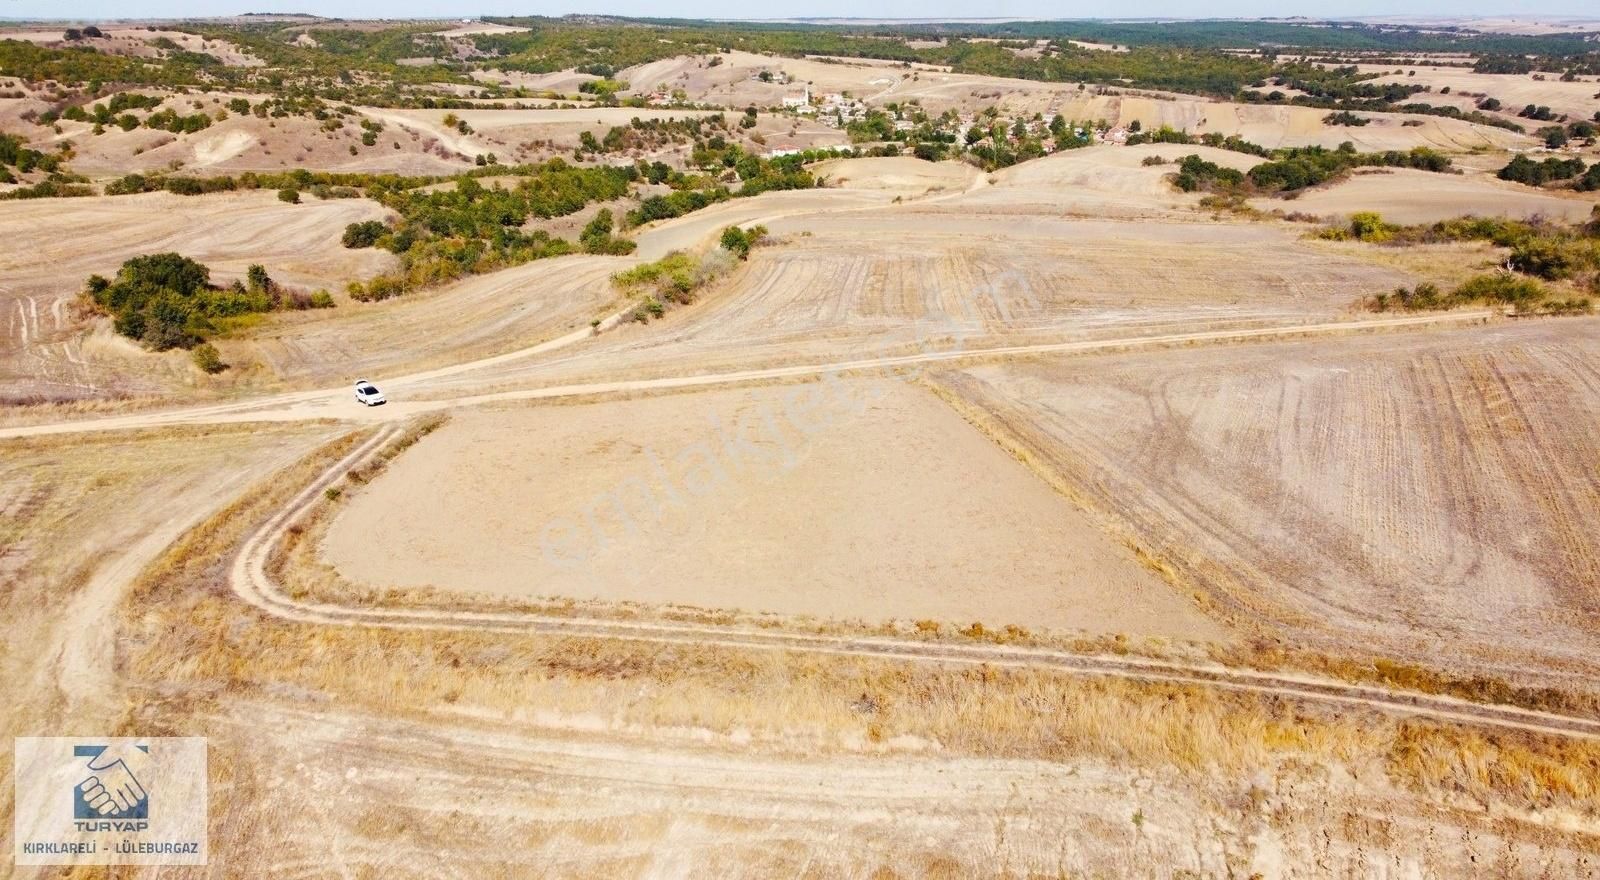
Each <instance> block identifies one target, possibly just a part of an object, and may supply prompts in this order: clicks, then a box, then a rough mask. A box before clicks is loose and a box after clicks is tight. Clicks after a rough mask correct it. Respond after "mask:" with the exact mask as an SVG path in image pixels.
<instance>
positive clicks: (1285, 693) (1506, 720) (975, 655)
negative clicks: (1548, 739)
mask: <svg viewBox="0 0 1600 880" xmlns="http://www.w3.org/2000/svg"><path fill="white" fill-rule="evenodd" d="M400 430H401V429H400V428H398V427H394V426H390V427H385V428H382V429H380V430H379V431H378V432H377V433H376V434H374V435H373V436H372V437H371V438H369V439H368V440H366V441H365V442H363V443H362V444H360V445H359V446H358V447H357V448H356V449H355V450H354V451H352V452H350V453H349V454H348V455H347V456H345V457H344V458H343V459H341V460H340V461H338V462H337V463H335V464H334V465H333V466H332V467H330V468H328V469H327V470H326V471H324V472H323V473H322V474H321V475H320V476H319V477H317V478H316V479H315V480H313V481H312V482H311V483H310V484H309V485H307V486H306V487H305V488H304V489H303V490H302V491H301V492H300V493H299V494H298V495H296V496H295V497H294V499H293V500H292V501H291V502H290V503H289V505H288V506H286V507H285V508H284V509H282V510H280V511H279V512H278V513H277V514H275V515H274V516H273V517H272V518H270V519H269V520H268V521H267V522H266V523H264V524H263V525H262V526H261V527H260V528H258V529H257V530H255V531H254V532H253V533H251V535H250V536H249V537H248V538H247V539H246V540H245V542H244V544H243V546H242V547H241V548H240V551H239V553H238V555H237V556H236V557H235V559H234V562H233V566H232V568H231V570H230V576H229V581H230V584H231V586H232V588H233V590H234V592H235V593H236V594H237V595H238V596H239V597H240V598H242V599H244V600H245V601H247V602H249V603H250V604H252V605H254V606H256V607H257V608H260V609H261V610H263V611H265V612H267V613H269V614H272V615H274V616H277V617H281V618H285V619H288V620H293V621H298V622H303V623H315V624H322V625H329V626H367V627H382V628H390V629H422V630H438V631H465V630H476V631H489V632H506V633H540V634H550V635H570V636H580V637H591V638H609V639H623V640H630V641H645V642H658V643H674V642H677V643H692V644H695V645H701V646H703V645H711V646H716V647H725V648H735V649H747V650H748V649H758V650H779V651H809V652H816V653H825V654H833V655H848V656H858V657H880V658H886V659H899V660H905V661H912V662H922V663H944V664H965V665H989V666H1002V667H1016V668H1021V667H1027V668H1036V669H1050V670H1055V671H1060V672H1064V673H1070V674H1079V675H1100V676H1112V677H1119V678H1126V679H1134V680H1139V681H1148V682H1161V683H1170V684H1180V685H1200V686H1206V687H1214V688H1222V689H1226V690H1233V691H1241V692H1247V693H1256V694H1264V695H1270V696H1276V697H1284V698H1289V699H1295V700H1303V701H1307V702H1312V703H1320V704H1324V705H1332V706H1338V707H1350V708H1359V709H1373V710H1379V711H1385V712H1391V713H1397V714H1403V715H1410V716H1416V717H1423V718H1428V719H1432V720H1436V721H1443V722H1454V723H1467V724H1475V725H1481V726H1485V727H1494V728H1500V729H1505V730H1516V731H1524V732H1530V733H1539V734H1546V735H1553V736H1561V737H1575V738H1583V739H1600V720H1595V719H1590V718H1584V717H1578V716H1566V715H1559V714H1555V713H1549V712H1540V711H1535V710H1530V709H1522V708H1518V707H1515V706H1507V705H1486V704H1478V703H1471V702H1468V701H1465V700H1460V699H1456V698H1452V697H1446V696H1438V695H1433V694H1426V693H1420V692H1410V691H1400V690H1390V689H1386V688H1381V687H1372V686H1363V685H1353V684H1348V683H1345V682H1341V681H1337V680H1335V679H1328V678H1320V677H1316V676H1309V675H1294V674H1280V673H1271V672H1258V671H1253V670H1246V669H1230V668H1226V667H1223V666H1219V665H1216V664H1202V663H1178V662H1170V661H1162V660H1153V659H1146V658H1137V657H1126V656H1105V655H1084V654H1074V653H1070V652H1066V651H1059V650H1052V649H1047V648H1032V647H1013V646H1000V645H994V646H990V645H975V644H930V643H927V642H920V641H914V640H909V639H896V638H886V637H871V636H860V637H857V636H839V635H825V634H812V633H785V632H778V631H766V630H756V629H749V628H740V627H719V626H708V625H699V624H682V623H669V622H641V621H623V620H606V619H599V618H581V617H558V616H552V615H544V614H537V613H525V612H488V611H479V612H469V611H462V612H455V611H440V610H428V609H377V608H354V607H348V606H342V605H335V604H327V603H309V602H300V601H297V600H295V599H292V598H290V597H289V596H287V595H286V594H285V593H284V592H283V591H282V590H281V589H280V588H279V586H278V585H277V584H276V583H275V582H274V581H273V580H272V578H271V576H270V575H269V574H268V573H267V563H268V559H269V557H270V556H271V553H272V550H273V548H274V547H276V546H277V545H278V543H279V541H280V539H281V538H282V537H283V535H284V533H285V532H286V531H287V530H288V528H289V527H290V526H291V524H292V523H294V522H295V521H296V520H297V519H298V518H299V517H300V516H302V515H303V514H305V513H306V512H307V511H309V510H310V509H311V508H312V507H313V506H314V505H315V504H316V503H317V499H318V497H319V496H320V495H321V494H322V492H323V490H325V489H326V488H328V487H329V486H331V485H332V484H333V483H334V482H336V481H337V480H338V479H340V478H341V477H342V476H343V475H344V473H345V472H346V471H348V470H349V469H350V468H352V467H354V466H356V465H358V464H360V463H362V462H364V461H366V460H368V459H370V458H371V457H372V456H373V455H375V454H376V453H377V452H379V451H380V450H381V449H382V448H383V447H384V445H386V444H387V443H388V442H389V441H391V440H392V439H394V438H395V437H396V436H397V435H398V434H399V433H400Z"/></svg>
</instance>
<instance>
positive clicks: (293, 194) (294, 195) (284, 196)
mask: <svg viewBox="0 0 1600 880" xmlns="http://www.w3.org/2000/svg"><path fill="white" fill-rule="evenodd" d="M278 201H280V202H288V203H289V204H291V205H298V204H300V191H299V190H297V189H287V188H286V189H280V190H278Z"/></svg>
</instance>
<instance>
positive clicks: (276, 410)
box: [0, 310, 1493, 439]
mask: <svg viewBox="0 0 1600 880" xmlns="http://www.w3.org/2000/svg"><path fill="white" fill-rule="evenodd" d="M1492 315H1493V313H1492V312H1489V311H1485V310H1473V311H1463V312H1449V313H1444V314H1433V315H1411V316H1406V317H1398V318H1377V319H1357V320H1349V321H1330V322H1324V323H1318V324H1300V325H1289V326H1274V327H1254V328H1246V329H1232V330H1208V331H1202V332H1196V333H1163V334H1158V335H1151V336H1136V337H1128V338H1120V339H1094V340H1083V341H1072V342H1052V343H1040V344H1035V345H1008V346H999V347H994V348H981V349H954V350H949V351H924V352H919V353H914V354H906V355H896V356H890V357H877V358H865V359H859V360H845V361H835V362H829V363H814V364H801V365H796V366H786V367H772V368H767V369H755V370H738V371H732V372H725V373H703V374H694V375H686V376H671V377H666V378H659V379H634V380H620V381H615V382H590V383H583V384H574V385H555V386H548V387H542V388H526V389H515V390H510V391H497V392H491V393H486V394H475V395H463V396H459V397H450V398H442V399H436V400H417V399H412V400H407V397H408V396H411V397H413V398H414V397H415V396H416V395H419V394H421V393H425V392H426V391H427V390H428V388H427V386H428V383H429V382H430V381H432V380H435V379H443V378H447V377H458V376H460V375H462V374H466V373H481V378H482V381H483V384H485V385H492V384H493V383H494V381H495V379H496V376H495V368H498V367H501V366H504V365H507V364H510V363H513V362H515V361H519V360H521V359H523V358H526V357H530V356H532V355H535V354H540V353H544V352H548V351H552V350H555V349H558V348H563V347H566V346H570V345H573V344H575V343H577V342H581V341H583V340H585V339H588V338H589V337H591V336H593V335H594V332H593V331H591V330H587V329H584V330H577V331H574V332H572V333H569V334H567V335H566V336H562V337H559V338H557V339H553V340H548V341H545V342H542V343H539V344H538V345H534V346H530V347H528V348H524V349H519V350H517V351H513V352H508V353H506V354H502V355H497V356H495V357H491V358H485V359H483V360H477V361H470V362H467V363H463V364H458V365H455V366H452V367H444V368H441V369H437V370H429V371H427V372H423V373H415V374H412V375H409V376H398V377H395V378H392V379H388V380H385V381H384V382H383V385H382V387H383V388H384V391H385V394H386V395H387V396H388V397H389V398H390V399H391V400H393V401H396V402H393V403H390V404H388V405H386V406H383V407H380V408H376V409H367V408H361V407H357V406H356V405H355V404H354V402H353V401H352V400H351V399H350V396H349V395H350V391H349V390H348V389H347V388H344V387H340V388H337V389H323V390H317V391H300V392H294V393H290V394H279V395H272V396H268V397H261V398H257V399H254V400H246V401H241V402H238V403H225V404H216V405H209V406H199V407H188V408H184V409H176V410H163V411H158V412H151V413H137V414H133V415H127V416H113V417H109V418H100V419H82V420H74V421H66V422H55V423H50V424H41V425H26V426H20V427H12V428H4V429H0V439H5V438H8V437H32V436H40V435H46V434H71V433H79V432H84V431H121V430H127V429H130V428H144V427H156V426H164V425H197V424H222V423H233V422H278V421H306V420H312V419H343V420H349V421H369V422H395V421H399V420H402V419H406V418H410V417H412V416H416V415H420V414H422V413H427V412H437V411H440V410H445V409H450V408H453V407H458V406H477V405H482V404H486V403H500V402H507V401H518V400H545V399H551V398H564V397H592V396H597V395H604V394H617V393H629V392H649V391H669V390H674V389H681V388H700V387H708V386H714V385H729V384H737V383H743V382H765V381H773V380H780V379H794V378H805V377H809V376H819V375H823V374H835V373H860V372H869V371H879V370H895V369H901V368H906V367H916V366H921V365H924V364H936V363H951V362H959V361H979V360H984V359H993V358H1016V357H1032V356H1036V355H1048V354H1056V355H1059V354H1086V353H1091V352H1108V351H1122V350H1128V349H1138V348H1161V347H1171V346H1184V345H1199V344H1208V343H1228V342H1246V341H1250V340H1261V339H1280V338H1294V337H1306V336H1319V335H1332V334H1342V333H1356V332H1363V331H1374V330H1393V329H1405V328H1419V327H1424V326H1430V325H1440V326H1449V325H1465V324H1477V323H1482V322H1484V321H1487V320H1489V319H1490V317H1491V316H1492ZM602 326H604V325H602Z"/></svg>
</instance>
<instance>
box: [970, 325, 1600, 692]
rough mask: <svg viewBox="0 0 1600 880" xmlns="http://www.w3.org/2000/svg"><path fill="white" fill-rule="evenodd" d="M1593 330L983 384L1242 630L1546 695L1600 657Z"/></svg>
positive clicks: (1032, 446) (1357, 341)
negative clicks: (1523, 686)
mask: <svg viewBox="0 0 1600 880" xmlns="http://www.w3.org/2000/svg"><path fill="white" fill-rule="evenodd" d="M1595 328H1596V325H1595V323H1594V322H1593V321H1589V320H1585V321H1581V322H1579V321H1574V322H1570V323H1561V324H1533V325H1526V326H1515V327H1508V328H1504V329H1500V330H1495V331H1492V332H1485V333H1482V334H1473V335H1467V336H1463V335H1459V334H1442V335H1438V336H1434V335H1415V334H1399V335H1393V336H1385V337H1374V338H1366V339H1363V338H1351V339H1345V340H1329V341H1323V342H1316V343H1284V344H1275V345H1263V346H1251V347H1246V348H1217V349H1211V350H1201V351H1189V352H1170V353H1164V354H1162V355H1160V356H1159V357H1156V356H1147V355H1126V356H1110V357H1099V358H1087V359H1081V360H1061V361H1054V362H1052V361H1048V360H1046V361H1039V362H1037V363H1027V364H1014V365H1006V366H995V367H975V368H972V369H969V370H964V371H961V372H959V373H952V374H950V375H948V376H946V377H944V378H942V379H941V385H942V386H943V387H944V388H945V389H947V391H948V393H949V394H951V395H953V396H954V397H955V398H958V399H959V400H960V401H961V403H962V405H963V406H964V407H967V408H969V414H970V415H972V417H973V418H975V419H977V420H979V421H981V422H989V421H992V422H993V425H994V427H993V430H995V431H996V432H997V433H998V434H1000V435H1001V436H1004V437H1008V438H1010V440H1009V442H1010V443H1013V444H1015V445H1016V446H1017V447H1018V448H1020V449H1023V450H1026V454H1027V455H1028V456H1029V457H1030V458H1032V459H1033V460H1035V461H1036V463H1037V465H1038V467H1039V468H1040V469H1042V470H1043V471H1044V472H1046V473H1047V474H1048V475H1049V476H1050V477H1051V478H1052V479H1055V480H1059V481H1060V482H1061V483H1062V484H1064V485H1065V486H1068V487H1070V488H1069V491H1070V492H1072V493H1074V494H1075V495H1078V496H1080V497H1082V498H1083V499H1084V500H1085V503H1086V504H1087V505H1088V506H1089V507H1090V508H1091V509H1092V510H1094V511H1096V512H1097V515H1098V516H1100V517H1102V518H1103V520H1104V521H1105V522H1106V523H1108V524H1110V527H1111V528H1112V529H1113V531H1114V533H1117V534H1123V535H1126V536H1128V537H1129V538H1130V539H1131V540H1133V541H1136V542H1137V543H1139V544H1140V545H1141V546H1144V547H1146V548H1147V549H1148V550H1149V551H1150V552H1151V553H1152V554H1153V555H1155V556H1157V557H1158V558H1160V559H1162V560H1164V561H1165V562H1167V563H1168V564H1170V565H1171V566H1173V568H1174V569H1175V570H1176V571H1177V572H1178V573H1179V575H1180V577H1181V578H1182V579H1183V580H1184V581H1185V582H1190V583H1193V584H1195V585H1196V586H1198V587H1201V588H1203V589H1204V590H1205V591H1206V592H1207V593H1209V594H1210V595H1212V596H1213V597H1214V599H1215V601H1216V603H1217V605H1218V606H1219V607H1220V608H1222V609H1223V610H1224V611H1225V613H1226V614H1227V615H1228V616H1231V617H1232V618H1233V619H1234V620H1236V621H1237V622H1239V623H1240V624H1241V625H1245V626H1248V627H1253V628H1256V629H1259V630H1260V631H1261V632H1263V633H1266V634H1268V635H1270V636H1271V637H1274V638H1280V639H1284V640H1286V641H1288V642H1290V643H1293V644H1295V645H1301V646H1305V645H1312V646H1320V647H1323V648H1325V649H1327V650H1330V651H1336V650H1340V649H1348V648H1349V647H1350V646H1356V645H1359V646H1361V648H1362V649H1363V650H1369V651H1379V652H1384V653H1387V654H1390V655H1393V656H1400V657H1408V658H1414V659H1416V660H1419V661H1421V660H1424V659H1426V660H1427V661H1428V662H1430V663H1434V664H1449V665H1451V666H1454V667H1456V668H1468V669H1477V670H1483V671H1488V672H1491V673H1494V674H1498V675H1505V676H1511V677H1514V678H1522V679H1528V680H1538V681H1545V682H1557V683H1567V684H1581V683H1584V682H1587V681H1592V676H1593V675H1594V674H1595V670H1596V658H1597V657H1600V628H1597V627H1596V620H1597V619H1600V618H1597V617H1596V612H1597V611H1600V542H1597V541H1596V538H1595V536H1596V532H1595V530H1594V529H1593V528H1592V524H1593V523H1594V522H1595V520H1596V518H1597V517H1600V442H1597V435H1596V433H1595V430H1594V413H1595V412H1596V411H1597V408H1600V399H1597V397H1596V394H1597V389H1600V381H1597V380H1600V346H1597V345H1596V343H1595V341H1594V339H1595V337H1594V330H1595Z"/></svg>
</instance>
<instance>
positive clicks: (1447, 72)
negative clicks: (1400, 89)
mask: <svg viewBox="0 0 1600 880" xmlns="http://www.w3.org/2000/svg"><path fill="white" fill-rule="evenodd" d="M1357 69H1358V70H1360V71H1361V72H1362V73H1377V74H1382V76H1380V77H1379V78H1377V79H1375V80H1373V82H1375V83H1380V84H1381V83H1407V84H1412V85H1419V86H1430V87H1432V91H1431V92H1429V93H1427V95H1426V98H1427V100H1428V102H1429V103H1433V104H1439V105H1445V106H1457V107H1461V108H1462V109H1463V110H1469V109H1472V108H1473V106H1474V104H1475V102H1476V101H1478V100H1480V99H1478V98H1474V97H1470V96H1463V95H1461V94H1460V93H1461V92H1470V93H1473V94H1479V93H1481V94H1484V95H1487V96H1489V97H1491V98H1495V99H1497V100H1499V101H1500V103H1501V104H1502V105H1503V106H1504V108H1505V109H1504V111H1503V112H1505V113H1506V114H1507V116H1508V118H1511V119H1516V113H1517V112H1518V111H1520V110H1521V109H1522V108H1523V107H1525V106H1527V105H1528V104H1533V105H1535V106H1540V107H1549V108H1550V110H1551V111H1552V112H1554V113H1556V114H1563V113H1564V114H1567V115H1569V116H1571V117H1572V118H1573V119H1588V118H1590V117H1592V116H1593V115H1594V112H1595V109H1596V106H1597V105H1600V101H1597V100H1596V99H1595V96H1594V95H1595V92H1596V91H1600V85H1597V84H1596V83H1595V82H1594V81H1593V80H1587V81H1585V80H1579V81H1577V82H1562V81H1561V75H1560V73H1550V72H1548V71H1547V72H1544V73H1541V74H1538V75H1539V76H1540V77H1542V78H1541V79H1534V74H1531V73H1516V74H1513V73H1475V72H1473V70H1472V68H1470V67H1433V66H1429V65H1425V64H1424V65H1415V66H1413V65H1396V66H1393V67H1390V66H1380V65H1372V64H1362V65H1357ZM1395 70H1402V71H1403V72H1402V73H1395V72H1394V71H1395ZM1413 71H1415V73H1413ZM1445 88H1449V89H1450V93H1449V94H1441V90H1442V89H1445ZM1517 121H1518V122H1521V123H1523V124H1525V125H1529V126H1530V127H1537V126H1538V125H1540V123H1537V122H1534V123H1530V122H1529V121H1528V120H1526V119H1518V120H1517Z"/></svg>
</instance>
